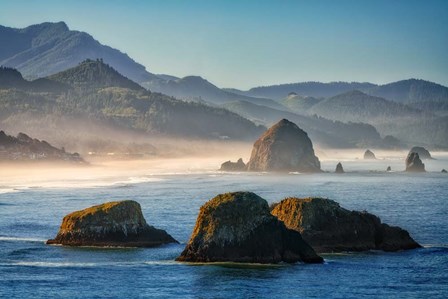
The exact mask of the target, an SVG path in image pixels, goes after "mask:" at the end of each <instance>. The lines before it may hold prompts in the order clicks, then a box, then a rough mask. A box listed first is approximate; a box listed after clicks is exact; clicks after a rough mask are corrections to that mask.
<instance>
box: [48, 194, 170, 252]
mask: <svg viewBox="0 0 448 299" xmlns="http://www.w3.org/2000/svg"><path fill="white" fill-rule="evenodd" d="M166 243H178V242H177V241H176V240H175V239H174V238H173V237H171V236H170V235H169V234H168V233H167V232H166V231H164V230H161V229H157V228H154V227H152V226H150V225H148V224H147V223H146V220H145V218H144V217H143V214H142V210H141V207H140V204H139V203H137V202H135V201H132V200H125V201H115V202H108V203H104V204H101V205H98V206H93V207H90V208H87V209H84V210H81V211H76V212H73V213H71V214H68V215H67V216H65V217H64V219H63V220H62V225H61V227H60V229H59V232H58V234H57V236H56V238H54V239H52V240H48V241H47V244H60V245H67V246H100V247H154V246H159V245H162V244H166Z"/></svg>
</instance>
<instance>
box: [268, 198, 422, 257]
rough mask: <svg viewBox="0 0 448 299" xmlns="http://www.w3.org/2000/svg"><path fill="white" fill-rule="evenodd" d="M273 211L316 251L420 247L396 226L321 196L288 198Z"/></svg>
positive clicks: (274, 206)
mask: <svg viewBox="0 0 448 299" xmlns="http://www.w3.org/2000/svg"><path fill="white" fill-rule="evenodd" d="M272 214H273V215H274V216H276V217H278V219H279V220H281V221H283V222H284V223H285V225H286V227H288V228H290V229H294V230H296V231H298V232H300V233H301V235H302V237H303V239H304V240H305V241H307V242H308V243H309V244H310V245H311V246H312V247H313V248H314V250H316V252H319V253H323V252H326V253H328V252H342V251H363V250H371V249H376V250H384V251H398V250H404V249H414V248H419V247H421V246H420V245H419V244H418V243H417V242H415V241H414V240H413V239H412V238H411V237H410V236H409V233H408V232H407V231H405V230H403V229H401V228H399V227H393V226H389V225H387V224H384V223H381V220H380V219H379V218H378V217H377V216H375V215H372V214H369V213H367V212H357V211H349V210H346V209H344V208H342V207H340V206H339V204H338V203H337V202H335V201H332V200H329V199H323V198H287V199H284V200H283V201H281V202H280V203H278V204H275V205H273V207H272Z"/></svg>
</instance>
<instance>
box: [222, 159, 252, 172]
mask: <svg viewBox="0 0 448 299" xmlns="http://www.w3.org/2000/svg"><path fill="white" fill-rule="evenodd" d="M219 170H221V171H245V170H246V164H244V162H243V159H242V158H239V159H238V161H236V162H232V161H230V160H229V161H227V162H224V163H222V164H221V168H220V169H219Z"/></svg>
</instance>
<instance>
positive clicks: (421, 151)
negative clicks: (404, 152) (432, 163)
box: [409, 146, 432, 160]
mask: <svg viewBox="0 0 448 299" xmlns="http://www.w3.org/2000/svg"><path fill="white" fill-rule="evenodd" d="M410 153H417V154H418V156H419V157H420V159H422V160H428V159H432V157H431V154H430V153H429V151H428V150H427V149H426V148H424V147H422V146H414V147H413V148H411V150H410V151H409V154H410Z"/></svg>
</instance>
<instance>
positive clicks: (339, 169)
mask: <svg viewBox="0 0 448 299" xmlns="http://www.w3.org/2000/svg"><path fill="white" fill-rule="evenodd" d="M334 172H335V173H344V172H345V171H344V168H343V167H342V164H341V162H339V163H338V164H337V165H336V170H335V171H334Z"/></svg>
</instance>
